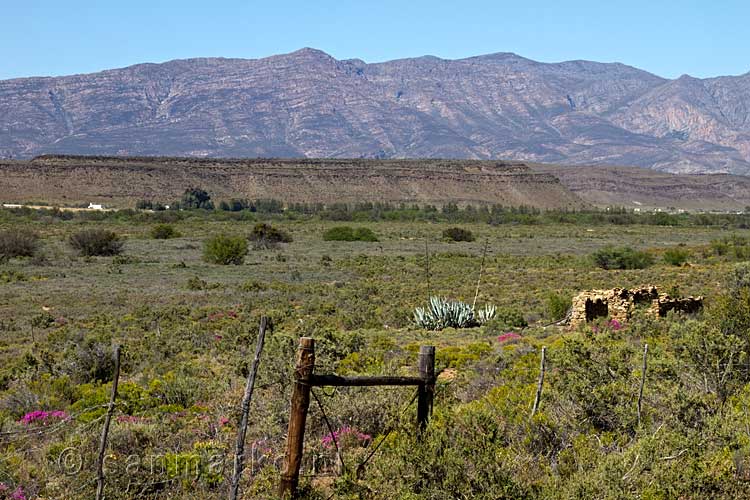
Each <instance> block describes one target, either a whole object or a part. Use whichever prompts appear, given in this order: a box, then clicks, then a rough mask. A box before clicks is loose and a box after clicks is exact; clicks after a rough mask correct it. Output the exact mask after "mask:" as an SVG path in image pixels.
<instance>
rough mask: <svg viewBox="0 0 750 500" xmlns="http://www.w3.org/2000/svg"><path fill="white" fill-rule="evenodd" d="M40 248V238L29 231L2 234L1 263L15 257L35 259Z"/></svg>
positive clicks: (0, 239)
mask: <svg viewBox="0 0 750 500" xmlns="http://www.w3.org/2000/svg"><path fill="white" fill-rule="evenodd" d="M38 248H39V236H38V235H37V234H36V233H33V232H31V231H27V230H23V229H21V230H19V231H3V232H2V233H0V262H2V261H5V260H7V259H11V258H13V257H33V256H34V254H36V251H37V249H38Z"/></svg>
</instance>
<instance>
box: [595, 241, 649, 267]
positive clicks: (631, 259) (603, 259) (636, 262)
mask: <svg viewBox="0 0 750 500" xmlns="http://www.w3.org/2000/svg"><path fill="white" fill-rule="evenodd" d="M593 258H594V262H595V263H596V265H597V266H599V267H601V268H602V269H645V268H647V267H649V266H650V265H651V264H653V263H654V258H653V257H652V256H651V255H650V254H648V253H646V252H641V251H639V250H633V249H632V248H630V247H613V246H611V245H609V246H606V247H604V248H602V249H601V250H598V251H596V252H594V254H593Z"/></svg>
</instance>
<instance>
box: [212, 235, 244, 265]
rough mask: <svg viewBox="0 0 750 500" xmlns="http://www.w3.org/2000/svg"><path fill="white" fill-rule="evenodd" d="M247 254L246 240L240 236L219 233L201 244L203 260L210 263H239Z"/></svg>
mask: <svg viewBox="0 0 750 500" xmlns="http://www.w3.org/2000/svg"><path fill="white" fill-rule="evenodd" d="M246 255H247V240H246V239H245V238H243V237H241V236H229V235H226V234H219V235H216V236H214V237H212V238H209V239H208V240H206V242H205V243H204V244H203V260H205V261H206V262H209V263H211V264H221V265H229V264H234V265H239V264H242V263H243V262H244V260H245V256H246Z"/></svg>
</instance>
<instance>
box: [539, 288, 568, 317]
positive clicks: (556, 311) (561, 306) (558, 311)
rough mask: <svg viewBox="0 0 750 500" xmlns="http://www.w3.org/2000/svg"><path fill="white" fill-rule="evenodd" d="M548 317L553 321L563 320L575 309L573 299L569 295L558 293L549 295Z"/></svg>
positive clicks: (547, 301) (546, 307) (546, 301)
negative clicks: (572, 308)
mask: <svg viewBox="0 0 750 500" xmlns="http://www.w3.org/2000/svg"><path fill="white" fill-rule="evenodd" d="M544 306H545V307H544V308H545V311H546V313H547V317H548V318H549V319H551V320H553V321H557V320H560V319H563V318H564V317H565V316H566V315H567V314H568V311H569V310H570V308H571V307H573V299H572V298H571V297H570V296H569V295H564V294H561V293H557V292H550V293H548V294H547V297H546V300H545V304H544Z"/></svg>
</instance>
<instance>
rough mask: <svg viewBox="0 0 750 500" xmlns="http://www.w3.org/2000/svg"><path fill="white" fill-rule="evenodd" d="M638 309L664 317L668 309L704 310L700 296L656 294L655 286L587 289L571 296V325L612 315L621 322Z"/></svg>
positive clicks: (687, 311)
mask: <svg viewBox="0 0 750 500" xmlns="http://www.w3.org/2000/svg"><path fill="white" fill-rule="evenodd" d="M639 308H644V309H646V311H647V313H648V314H651V315H653V316H666V315H667V313H668V312H669V311H679V312H684V313H695V312H698V311H700V310H701V309H703V297H702V296H700V297H692V296H690V297H679V298H675V297H671V296H670V295H669V294H666V293H659V291H658V290H657V289H656V287H655V286H643V287H640V288H633V289H627V288H613V289H612V290H588V291H585V292H581V293H579V294H578V296H576V297H575V298H574V299H573V308H572V310H571V313H570V327H571V328H576V327H578V326H579V325H581V324H584V323H589V322H591V321H594V320H595V319H597V318H611V319H613V320H617V321H619V322H620V323H624V322H626V321H628V320H629V319H630V317H631V316H632V314H633V312H634V311H635V310H636V309H639Z"/></svg>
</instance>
